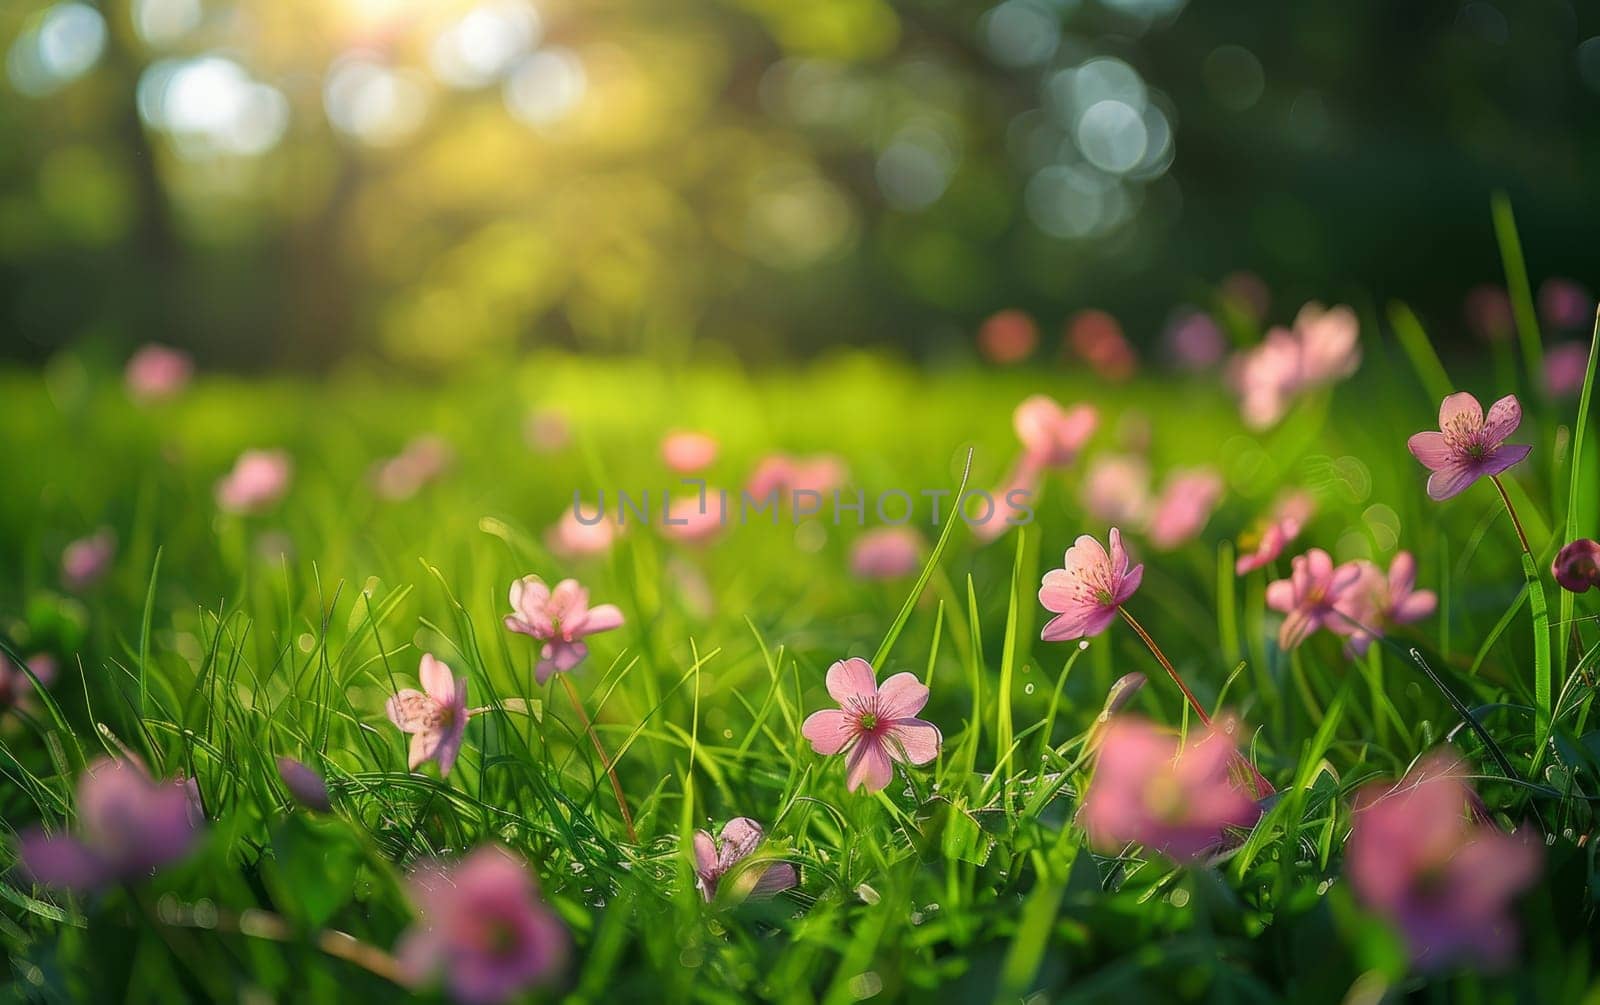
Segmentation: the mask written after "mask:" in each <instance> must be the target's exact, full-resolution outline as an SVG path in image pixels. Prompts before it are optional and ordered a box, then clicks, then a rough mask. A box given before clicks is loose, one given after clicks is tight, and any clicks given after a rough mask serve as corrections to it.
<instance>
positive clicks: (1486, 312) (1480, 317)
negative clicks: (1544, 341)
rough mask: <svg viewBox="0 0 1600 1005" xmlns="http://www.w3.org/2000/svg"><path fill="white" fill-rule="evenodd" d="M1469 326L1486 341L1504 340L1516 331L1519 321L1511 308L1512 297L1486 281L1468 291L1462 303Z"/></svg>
mask: <svg viewBox="0 0 1600 1005" xmlns="http://www.w3.org/2000/svg"><path fill="white" fill-rule="evenodd" d="M1462 310H1463V313H1464V314H1465V315H1466V319H1467V327H1468V328H1470V329H1471V330H1472V333H1473V334H1474V335H1476V336H1478V338H1480V339H1482V340H1483V341H1485V342H1504V341H1506V340H1507V339H1509V338H1510V337H1511V336H1512V335H1513V334H1515V333H1516V328H1517V321H1516V316H1515V314H1513V313H1512V310H1511V297H1510V296H1509V295H1508V294H1507V293H1506V291H1505V289H1504V288H1502V287H1499V286H1496V285H1494V284H1493V283H1485V284H1483V285H1482V286H1475V287H1473V288H1472V289H1471V290H1469V291H1468V292H1467V299H1466V302H1465V303H1464V304H1463V305H1462Z"/></svg>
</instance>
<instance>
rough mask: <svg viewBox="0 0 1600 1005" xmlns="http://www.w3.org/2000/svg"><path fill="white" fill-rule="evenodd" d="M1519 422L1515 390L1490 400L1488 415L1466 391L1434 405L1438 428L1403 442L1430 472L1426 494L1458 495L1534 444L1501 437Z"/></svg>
mask: <svg viewBox="0 0 1600 1005" xmlns="http://www.w3.org/2000/svg"><path fill="white" fill-rule="evenodd" d="M1521 424H1522V406H1521V405H1520V404H1518V402H1517V396H1516V395H1514V394H1508V395H1506V396H1505V397H1504V398H1501V399H1500V400H1499V401H1497V402H1495V403H1494V404H1493V405H1491V406H1490V407H1489V416H1488V418H1487V419H1486V418H1484V414H1483V406H1482V405H1480V404H1478V399H1477V398H1474V397H1473V396H1472V395H1470V394H1468V393H1467V392H1466V391H1457V392H1456V393H1455V394H1452V395H1450V396H1449V397H1447V398H1445V399H1444V402H1443V403H1442V404H1441V405H1440V406H1439V429H1440V430H1441V432H1432V431H1428V432H1422V433H1416V434H1414V435H1413V436H1412V437H1411V439H1409V440H1407V441H1406V446H1407V448H1409V449H1410V451H1411V454H1412V456H1414V457H1416V459H1417V460H1419V461H1421V462H1422V464H1423V466H1424V467H1426V468H1427V469H1428V470H1430V471H1432V472H1433V474H1431V475H1429V476H1428V498H1430V499H1434V500H1444V499H1449V498H1450V497H1451V496H1455V495H1460V494H1461V493H1462V492H1465V491H1466V490H1467V488H1468V487H1469V486H1470V485H1471V484H1472V483H1473V482H1475V481H1477V480H1478V479H1479V478H1482V477H1484V476H1485V475H1489V476H1493V475H1498V474H1499V473H1500V472H1502V471H1504V470H1506V469H1507V468H1509V467H1511V466H1512V465H1513V464H1516V463H1517V462H1518V461H1520V460H1522V459H1523V458H1524V457H1527V456H1528V452H1529V451H1530V450H1532V449H1533V447H1531V446H1529V445H1527V444H1525V443H1519V444H1508V443H1506V442H1505V440H1506V437H1508V436H1510V435H1511V434H1512V433H1514V432H1516V431H1517V427H1518V426H1519V425H1521Z"/></svg>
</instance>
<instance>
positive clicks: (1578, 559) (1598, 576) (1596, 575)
mask: <svg viewBox="0 0 1600 1005" xmlns="http://www.w3.org/2000/svg"><path fill="white" fill-rule="evenodd" d="M1550 574H1551V575H1553V576H1555V577H1556V582H1557V583H1559V584H1560V585H1561V588H1562V589H1563V590H1570V591H1572V592H1573V593H1585V592H1587V591H1588V589H1589V587H1591V586H1600V542H1596V541H1594V540H1593V539H1592V538H1587V537H1580V538H1579V539H1578V540H1576V541H1573V542H1572V543H1571V544H1569V545H1567V546H1566V547H1564V548H1562V549H1561V550H1560V551H1559V552H1557V553H1556V560H1555V561H1554V562H1553V563H1551V566H1550Z"/></svg>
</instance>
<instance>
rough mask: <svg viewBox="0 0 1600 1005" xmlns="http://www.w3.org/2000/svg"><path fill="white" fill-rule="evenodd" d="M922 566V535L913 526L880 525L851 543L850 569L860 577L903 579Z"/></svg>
mask: <svg viewBox="0 0 1600 1005" xmlns="http://www.w3.org/2000/svg"><path fill="white" fill-rule="evenodd" d="M921 566H922V537H921V535H919V534H918V533H917V532H916V531H914V530H912V529H911V528H909V527H879V528H877V529H875V530H869V531H867V532H866V533H865V534H862V535H861V536H860V537H858V538H856V541H855V544H853V545H851V547H850V571H851V572H852V573H854V574H855V575H856V577H857V578H859V579H900V578H902V577H904V576H909V575H912V574H913V573H915V572H916V571H917V570H918V569H919V568H921Z"/></svg>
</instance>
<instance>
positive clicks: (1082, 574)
mask: <svg viewBox="0 0 1600 1005" xmlns="http://www.w3.org/2000/svg"><path fill="white" fill-rule="evenodd" d="M1143 579H1144V566H1142V565H1135V566H1133V567H1132V568H1129V566H1128V553H1127V551H1125V550H1124V549H1123V547H1122V532H1121V531H1120V530H1118V529H1117V528H1115V527H1113V528H1111V551H1110V552H1109V553H1107V551H1106V549H1104V548H1102V547H1101V546H1100V542H1099V541H1096V540H1095V539H1094V538H1092V537H1090V536H1089V535H1088V534H1084V535H1082V536H1081V537H1079V538H1078V540H1077V541H1076V542H1075V543H1074V544H1073V545H1072V547H1070V548H1068V549H1067V554H1066V558H1065V561H1064V563H1063V567H1062V568H1060V569H1051V570H1050V571H1049V572H1047V573H1045V574H1044V580H1043V581H1042V582H1041V584H1040V586H1039V603H1041V604H1043V605H1044V607H1045V610H1047V611H1050V612H1051V613H1052V614H1055V615H1056V616H1055V617H1054V618H1051V619H1050V621H1049V623H1048V624H1046V625H1045V626H1044V631H1042V632H1041V633H1040V634H1039V637H1040V638H1041V639H1043V640H1044V641H1046V642H1064V641H1066V640H1068V639H1082V638H1088V637H1090V636H1092V635H1099V634H1100V633H1101V632H1103V631H1105V630H1106V629H1107V628H1108V627H1110V625H1111V622H1113V621H1115V620H1116V618H1117V608H1119V607H1121V606H1122V605H1123V604H1125V603H1127V602H1128V598H1129V597H1132V596H1133V594H1134V592H1135V591H1136V590H1138V589H1139V583H1140V581H1141V580H1143Z"/></svg>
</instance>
